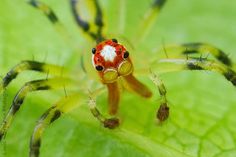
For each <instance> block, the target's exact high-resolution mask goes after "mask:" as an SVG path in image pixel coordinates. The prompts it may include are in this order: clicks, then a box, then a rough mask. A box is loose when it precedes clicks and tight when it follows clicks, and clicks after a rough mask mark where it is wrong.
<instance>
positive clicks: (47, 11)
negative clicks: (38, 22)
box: [29, 0, 77, 48]
mask: <svg viewBox="0 0 236 157" xmlns="http://www.w3.org/2000/svg"><path fill="white" fill-rule="evenodd" d="M29 4H30V5H31V6H33V7H35V8H36V9H38V10H40V11H41V12H42V13H43V14H44V15H45V16H46V17H47V18H48V20H49V21H50V22H51V23H52V24H53V26H54V28H55V30H56V31H57V32H58V33H59V34H60V35H61V36H62V37H63V39H64V40H65V41H66V42H67V43H68V44H71V46H73V47H74V48H77V46H76V45H77V43H75V42H74V41H73V39H72V36H71V35H70V34H69V32H68V31H67V30H66V28H65V27H64V25H63V24H62V23H61V22H60V20H59V18H58V17H57V16H56V14H55V13H54V11H53V10H52V9H51V8H50V7H49V6H47V5H46V4H44V3H43V2H40V1H38V0H30V1H29Z"/></svg>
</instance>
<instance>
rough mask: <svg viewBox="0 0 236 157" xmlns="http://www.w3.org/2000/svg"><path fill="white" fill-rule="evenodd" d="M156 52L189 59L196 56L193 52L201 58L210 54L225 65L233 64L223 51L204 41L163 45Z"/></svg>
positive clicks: (231, 65)
mask: <svg viewBox="0 0 236 157" xmlns="http://www.w3.org/2000/svg"><path fill="white" fill-rule="evenodd" d="M163 51H164V52H163ZM157 54H158V55H161V57H162V58H168V57H170V58H176V57H180V56H185V57H186V58H190V59H191V58H194V57H195V58H196V55H195V54H198V55H200V56H201V57H202V58H204V57H205V58H206V57H208V55H211V56H213V57H214V58H215V59H217V60H218V61H219V62H221V63H223V64H225V65H226V66H229V67H232V68H233V67H234V66H235V65H233V62H232V61H231V59H230V58H229V57H228V55H227V54H226V53H225V52H223V51H222V50H220V49H219V48H217V47H214V46H213V45H210V44H206V43H185V44H181V45H170V46H165V47H164V48H163V50H161V51H158V52H157ZM163 55H164V56H163ZM194 55H195V56H194ZM159 58H160V57H159Z"/></svg>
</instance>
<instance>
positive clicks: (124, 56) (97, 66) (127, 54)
mask: <svg viewBox="0 0 236 157" xmlns="http://www.w3.org/2000/svg"><path fill="white" fill-rule="evenodd" d="M112 41H113V42H114V43H118V41H117V39H112ZM96 51H97V50H96V48H92V54H95V53H96ZM120 52H122V50H120ZM128 57H129V52H128V51H126V52H124V54H123V58H124V59H127V58H128ZM98 61H99V60H98ZM95 69H96V70H97V71H103V69H104V67H103V66H102V65H96V66H95Z"/></svg>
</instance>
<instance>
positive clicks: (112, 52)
mask: <svg viewBox="0 0 236 157" xmlns="http://www.w3.org/2000/svg"><path fill="white" fill-rule="evenodd" d="M101 56H102V57H103V58H104V60H105V61H111V62H113V60H114V59H115V57H116V49H115V48H114V47H112V46H110V45H106V46H104V47H103V49H102V51H101Z"/></svg>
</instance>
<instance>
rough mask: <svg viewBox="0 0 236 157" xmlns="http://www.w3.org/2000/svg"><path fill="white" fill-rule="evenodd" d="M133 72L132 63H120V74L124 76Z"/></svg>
mask: <svg viewBox="0 0 236 157" xmlns="http://www.w3.org/2000/svg"><path fill="white" fill-rule="evenodd" d="M132 71H133V66H132V63H131V62H129V61H127V60H126V61H123V62H122V63H120V65H119V67H118V72H119V74H120V75H123V76H124V75H128V74H130V73H132Z"/></svg>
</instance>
